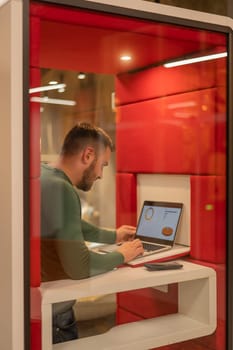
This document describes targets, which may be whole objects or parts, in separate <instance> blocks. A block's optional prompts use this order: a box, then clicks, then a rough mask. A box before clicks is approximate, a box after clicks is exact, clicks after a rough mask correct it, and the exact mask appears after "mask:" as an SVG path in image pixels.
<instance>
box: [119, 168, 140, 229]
mask: <svg viewBox="0 0 233 350" xmlns="http://www.w3.org/2000/svg"><path fill="white" fill-rule="evenodd" d="M136 185H137V184H136V177H135V175H134V174H117V175H116V208H117V209H116V215H117V217H116V223H117V226H120V225H126V224H127V225H133V226H136V223H137V198H136V196H137V193H136Z"/></svg>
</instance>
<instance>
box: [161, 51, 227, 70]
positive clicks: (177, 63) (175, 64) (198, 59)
mask: <svg viewBox="0 0 233 350" xmlns="http://www.w3.org/2000/svg"><path fill="white" fill-rule="evenodd" d="M223 57H227V52H221V53H216V54H212V55H206V56H200V57H193V58H187V59H184V60H180V61H174V62H169V63H165V64H164V65H163V66H164V67H166V68H172V67H178V66H183V65H185V64H192V63H197V62H203V61H209V60H215V59H217V58H223Z"/></svg>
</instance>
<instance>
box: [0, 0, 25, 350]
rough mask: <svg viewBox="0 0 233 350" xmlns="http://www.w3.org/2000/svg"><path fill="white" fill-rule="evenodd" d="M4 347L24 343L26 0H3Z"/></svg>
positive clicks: (0, 266) (0, 212) (0, 323)
mask: <svg viewBox="0 0 233 350" xmlns="http://www.w3.org/2000/svg"><path fill="white" fill-rule="evenodd" d="M0 43H1V52H0V115H1V118H0V148H1V150H2V159H1V163H0V174H1V182H0V196H1V203H0V223H1V235H0V276H1V290H0V309H1V315H2V317H1V319H0V329H1V337H0V348H1V349H11V350H23V349H24V327H23V321H24V305H23V300H24V299H23V294H24V278H23V277H24V276H23V173H22V164H23V156H22V154H23V152H22V115H23V113H22V86H23V84H22V1H20V0H12V1H1V3H0Z"/></svg>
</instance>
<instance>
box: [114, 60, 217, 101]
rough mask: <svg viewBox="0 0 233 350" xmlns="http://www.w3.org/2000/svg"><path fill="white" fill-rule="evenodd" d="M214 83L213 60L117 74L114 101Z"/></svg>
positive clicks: (148, 96)
mask: <svg viewBox="0 0 233 350" xmlns="http://www.w3.org/2000/svg"><path fill="white" fill-rule="evenodd" d="M215 85H216V61H210V62H204V63H203V62H202V63H199V64H191V65H187V66H182V67H176V68H173V69H168V68H164V67H161V66H160V67H156V68H152V69H146V70H143V71H142V72H139V73H134V74H120V75H118V76H117V77H116V104H117V105H124V104H128V103H132V102H140V101H145V100H149V99H152V98H156V97H161V96H167V95H173V94H178V93H183V92H188V91H194V90H200V89H204V88H210V87H213V86H215Z"/></svg>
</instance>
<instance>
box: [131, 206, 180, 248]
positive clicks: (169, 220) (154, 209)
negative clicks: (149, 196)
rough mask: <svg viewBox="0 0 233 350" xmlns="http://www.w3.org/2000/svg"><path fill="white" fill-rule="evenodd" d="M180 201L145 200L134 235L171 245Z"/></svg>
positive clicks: (176, 226) (177, 222) (177, 221)
mask: <svg viewBox="0 0 233 350" xmlns="http://www.w3.org/2000/svg"><path fill="white" fill-rule="evenodd" d="M182 207H183V204H182V203H170V202H152V201H145V202H144V204H143V207H142V210H141V214H140V218H139V222H138V226H137V232H136V237H137V238H140V239H141V240H143V241H148V242H153V243H159V244H167V245H171V246H172V245H173V243H174V240H175V236H176V232H177V228H178V224H179V220H180V216H181V211H182Z"/></svg>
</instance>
